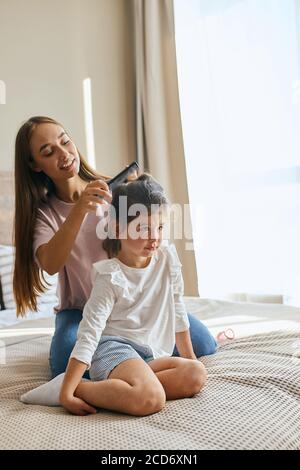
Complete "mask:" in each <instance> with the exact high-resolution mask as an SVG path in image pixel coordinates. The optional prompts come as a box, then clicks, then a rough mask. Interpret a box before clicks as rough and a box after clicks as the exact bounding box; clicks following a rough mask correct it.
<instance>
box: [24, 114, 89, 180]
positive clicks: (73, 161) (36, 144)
mask: <svg viewBox="0 0 300 470" xmlns="http://www.w3.org/2000/svg"><path fill="white" fill-rule="evenodd" d="M30 149H31V155H32V157H33V168H32V169H33V170H34V171H37V172H40V171H43V172H44V173H45V174H46V175H47V176H49V178H51V179H52V181H54V182H56V181H61V180H66V179H69V178H72V177H73V176H75V175H77V174H78V172H79V167H80V158H79V155H78V151H77V149H76V147H75V145H74V144H73V142H72V141H71V139H70V138H69V137H68V135H67V134H66V133H65V131H64V129H63V128H62V127H60V126H59V125H57V124H51V123H45V124H39V125H38V126H37V127H36V128H35V130H34V131H33V134H32V136H31V139H30Z"/></svg>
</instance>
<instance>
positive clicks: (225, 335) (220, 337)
mask: <svg viewBox="0 0 300 470" xmlns="http://www.w3.org/2000/svg"><path fill="white" fill-rule="evenodd" d="M227 339H235V333H234V331H233V329H232V328H227V329H226V330H223V331H220V333H218V334H217V341H219V342H221V341H226V340H227Z"/></svg>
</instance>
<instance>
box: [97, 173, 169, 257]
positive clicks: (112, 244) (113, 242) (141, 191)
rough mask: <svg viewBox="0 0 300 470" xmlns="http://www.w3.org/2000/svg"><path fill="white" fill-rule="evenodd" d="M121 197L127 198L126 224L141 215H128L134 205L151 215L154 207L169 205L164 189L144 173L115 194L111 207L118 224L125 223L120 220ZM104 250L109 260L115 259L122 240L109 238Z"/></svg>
mask: <svg viewBox="0 0 300 470" xmlns="http://www.w3.org/2000/svg"><path fill="white" fill-rule="evenodd" d="M120 196H126V197H127V217H126V220H125V223H126V224H129V223H130V222H131V221H132V220H134V219H136V218H137V217H138V216H139V213H137V214H135V215H128V210H129V208H130V207H131V206H132V205H134V204H141V205H143V206H144V207H145V208H146V209H147V211H148V213H149V214H150V212H151V206H152V205H157V206H162V205H165V204H168V201H167V198H166V196H165V194H164V189H163V187H162V186H161V185H160V184H159V183H158V182H157V181H156V180H155V179H154V178H153V177H152V176H151V175H149V174H147V173H143V174H142V175H140V176H139V177H138V178H137V179H135V180H133V181H129V182H127V183H123V184H121V185H119V186H117V188H116V189H115V191H114V192H113V197H112V201H111V205H112V207H113V208H114V212H115V216H116V222H117V224H120V223H124V221H123V219H122V221H121V220H120V217H121V214H120ZM103 248H104V250H105V251H106V252H107V254H108V257H109V258H114V257H116V256H117V255H118V253H119V251H120V249H121V240H119V239H116V238H109V236H108V237H107V238H106V239H105V240H104V242H103Z"/></svg>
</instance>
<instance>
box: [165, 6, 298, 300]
mask: <svg viewBox="0 0 300 470" xmlns="http://www.w3.org/2000/svg"><path fill="white" fill-rule="evenodd" d="M174 4H175V30H176V49H177V65H178V79H179V93H180V106H181V114H182V125H183V135H184V147H185V156H186V166H187V175H188V186H189V193H190V202H191V211H192V219H193V231H194V248H195V253H196V260H197V270H198V278H199V292H200V295H201V296H202V297H213V298H226V297H228V296H230V295H232V294H233V293H241V292H244V293H252V294H264V295H265V294H274V295H282V296H283V299H284V301H285V302H286V303H291V304H293V305H300V81H299V61H300V53H299V46H300V20H297V18H298V17H299V18H300V9H299V6H298V5H297V2H296V1H293V0H264V1H261V0H240V1H237V0H223V1H221V0H214V1H213V2H212V1H210V0H189V1H185V0H175V1H174ZM297 9H298V10H299V11H297ZM297 21H298V22H299V25H298V24H297Z"/></svg>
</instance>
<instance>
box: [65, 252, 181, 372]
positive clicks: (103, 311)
mask: <svg viewBox="0 0 300 470" xmlns="http://www.w3.org/2000/svg"><path fill="white" fill-rule="evenodd" d="M92 280H93V289H92V292H91V295H90V298H89V299H88V301H87V303H86V305H85V307H84V310H83V317H82V320H81V322H80V324H79V327H78V333H77V342H76V344H75V346H74V349H73V351H72V353H71V356H70V357H74V358H76V359H77V360H79V361H81V362H84V363H85V364H87V365H88V368H89V367H90V364H91V360H92V357H93V354H94V352H95V350H96V348H97V345H98V342H99V340H100V338H101V336H102V335H108V336H119V337H122V338H125V339H129V340H131V341H134V342H136V343H138V344H141V345H147V346H150V347H151V349H152V352H153V357H154V358H158V357H162V356H171V355H172V352H173V349H174V345H175V332H180V331H186V330H188V329H189V320H188V316H187V312H186V308H185V305H184V302H183V291H184V287H183V279H182V274H181V263H180V261H179V258H178V255H177V252H176V248H175V246H174V245H165V244H163V245H161V246H160V247H159V248H158V250H157V251H156V252H155V253H154V255H153V256H152V258H151V261H150V263H149V265H148V266H147V267H146V268H141V269H139V268H131V267H129V266H126V265H125V264H123V263H122V262H121V261H119V260H118V259H117V258H113V259H108V260H102V261H98V262H97V263H95V264H94V265H93V272H92ZM58 315H59V313H58Z"/></svg>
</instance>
